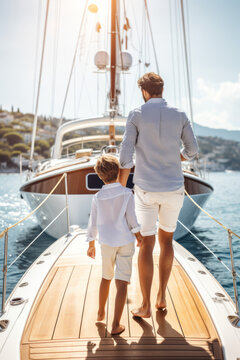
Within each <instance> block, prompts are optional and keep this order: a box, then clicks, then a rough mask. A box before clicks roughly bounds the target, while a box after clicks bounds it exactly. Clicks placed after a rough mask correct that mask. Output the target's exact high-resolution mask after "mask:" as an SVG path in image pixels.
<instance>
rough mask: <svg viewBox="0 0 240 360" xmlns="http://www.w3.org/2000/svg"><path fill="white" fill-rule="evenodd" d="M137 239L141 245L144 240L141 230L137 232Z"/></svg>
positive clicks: (138, 244)
mask: <svg viewBox="0 0 240 360" xmlns="http://www.w3.org/2000/svg"><path fill="white" fill-rule="evenodd" d="M135 236H136V239H137V246H141V244H142V241H143V236H142V235H141V233H140V231H139V232H137V233H135Z"/></svg>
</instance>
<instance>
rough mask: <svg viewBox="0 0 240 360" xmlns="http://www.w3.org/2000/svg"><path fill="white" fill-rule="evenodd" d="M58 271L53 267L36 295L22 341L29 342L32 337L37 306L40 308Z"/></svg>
mask: <svg viewBox="0 0 240 360" xmlns="http://www.w3.org/2000/svg"><path fill="white" fill-rule="evenodd" d="M56 272H57V268H55V267H53V268H52V269H51V270H50V271H49V273H48V275H47V277H46V279H45V281H44V283H43V286H42V287H41V289H40V290H39V292H38V294H37V296H36V299H35V301H34V304H33V306H32V309H31V312H30V316H29V317H28V319H27V323H26V326H25V330H24V333H23V337H22V343H23V344H24V343H27V342H28V341H29V338H30V334H31V331H32V326H33V324H34V321H35V317H36V313H37V308H38V305H39V304H40V303H41V301H42V299H43V297H44V295H45V293H46V291H47V290H48V287H49V286H50V284H51V282H52V280H53V278H54V276H55V274H56Z"/></svg>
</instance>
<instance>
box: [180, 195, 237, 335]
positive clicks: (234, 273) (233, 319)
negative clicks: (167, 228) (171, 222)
mask: <svg viewBox="0 0 240 360" xmlns="http://www.w3.org/2000/svg"><path fill="white" fill-rule="evenodd" d="M185 194H186V195H187V197H188V198H189V199H190V200H191V201H192V202H193V203H194V204H195V205H196V206H197V207H198V208H199V209H200V210H201V211H202V212H203V213H204V214H206V215H207V216H208V217H209V218H211V219H212V220H213V221H215V222H216V223H217V224H218V225H219V226H221V227H222V228H223V229H224V230H226V231H227V233H228V243H229V251H230V257H231V269H230V268H229V267H228V266H227V265H226V264H225V263H224V262H223V261H222V259H221V258H220V257H219V256H217V255H216V254H215V253H214V252H213V251H212V250H211V249H210V248H209V247H208V246H207V245H206V244H204V242H203V241H202V240H200V239H199V238H198V237H197V236H196V235H195V234H194V233H193V232H192V231H191V230H190V229H189V228H188V227H187V226H185V225H184V224H183V223H182V222H181V221H180V220H178V223H179V224H180V225H181V226H183V227H184V228H185V229H186V230H187V231H188V232H189V233H190V234H191V235H192V236H193V237H194V238H195V239H196V240H198V241H199V242H200V243H201V244H202V245H203V246H204V247H205V248H206V249H207V250H208V251H209V252H210V253H211V254H212V255H213V256H214V257H215V258H216V259H217V260H218V261H219V262H220V263H221V264H222V265H223V266H224V267H225V268H226V269H227V270H228V271H229V272H231V274H232V280H233V289H234V298H235V308H236V311H235V313H236V315H229V316H228V319H229V321H230V323H231V324H232V325H233V326H235V327H237V328H240V312H239V299H238V288H237V278H239V279H240V274H238V273H237V271H236V268H235V263H234V255H233V246H232V238H233V236H235V237H237V238H238V239H240V236H239V235H238V234H236V233H235V232H234V231H232V230H231V229H229V228H228V227H227V226H225V225H223V224H222V223H221V222H220V221H219V220H217V219H216V218H215V217H214V216H212V215H211V214H209V213H208V212H207V211H206V210H204V209H203V208H202V207H201V206H200V205H199V204H198V203H196V201H195V200H194V199H193V198H192V197H191V196H190V195H189V194H188V192H187V191H186V189H185Z"/></svg>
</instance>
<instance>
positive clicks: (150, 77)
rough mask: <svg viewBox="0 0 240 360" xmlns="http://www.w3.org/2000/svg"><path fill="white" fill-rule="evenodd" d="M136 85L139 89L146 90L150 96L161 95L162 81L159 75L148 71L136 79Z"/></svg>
mask: <svg viewBox="0 0 240 360" xmlns="http://www.w3.org/2000/svg"><path fill="white" fill-rule="evenodd" d="M138 86H139V87H140V88H141V90H146V91H147V92H148V93H149V94H150V95H151V96H153V95H162V92H163V86H164V81H163V79H162V78H161V76H160V75H158V74H155V73H154V72H150V73H146V74H145V75H143V76H142V77H141V78H140V79H139V80H138Z"/></svg>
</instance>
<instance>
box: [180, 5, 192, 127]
mask: <svg viewBox="0 0 240 360" xmlns="http://www.w3.org/2000/svg"><path fill="white" fill-rule="evenodd" d="M181 15H182V28H183V40H184V54H185V63H186V71H187V86H188V99H189V108H190V120H191V123H192V127H193V107H192V93H191V85H190V74H189V64H188V51H187V39H186V29H185V18H184V5H183V0H181Z"/></svg>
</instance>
